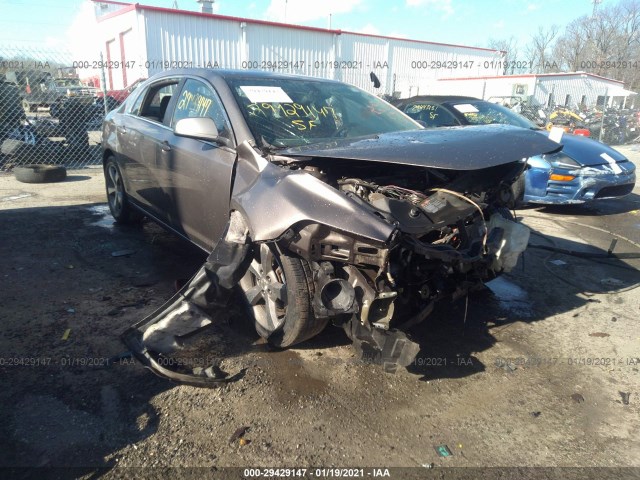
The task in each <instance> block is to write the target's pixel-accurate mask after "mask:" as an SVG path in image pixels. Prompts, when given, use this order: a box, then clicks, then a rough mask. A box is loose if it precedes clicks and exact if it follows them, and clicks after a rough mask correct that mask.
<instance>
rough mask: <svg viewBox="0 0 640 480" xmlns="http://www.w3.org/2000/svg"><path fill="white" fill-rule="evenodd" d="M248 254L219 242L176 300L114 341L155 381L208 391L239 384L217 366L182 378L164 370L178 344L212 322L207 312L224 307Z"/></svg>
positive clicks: (239, 375) (240, 247)
mask: <svg viewBox="0 0 640 480" xmlns="http://www.w3.org/2000/svg"><path fill="white" fill-rule="evenodd" d="M249 249H250V247H249V245H241V244H236V243H229V242H226V241H224V240H222V241H221V242H220V243H219V244H218V246H217V247H216V248H215V249H214V251H213V252H212V253H211V255H210V256H209V258H208V259H207V262H206V263H205V264H204V265H203V266H202V267H201V268H200V270H198V272H197V273H196V274H195V275H194V276H193V278H191V280H189V282H188V283H187V284H186V285H185V286H184V287H182V289H180V291H179V292H178V293H177V294H176V295H174V296H173V297H172V298H171V299H170V300H169V301H168V302H166V303H165V304H164V305H163V306H162V307H160V308H159V309H158V310H156V311H155V312H153V313H152V314H151V315H149V316H148V317H146V318H144V319H143V320H141V321H140V322H138V323H136V324H135V325H132V326H131V327H129V328H128V329H127V330H126V331H125V332H124V333H123V334H122V335H121V336H120V338H121V340H122V341H123V342H124V343H125V345H126V346H127V347H128V348H129V349H130V350H131V353H132V354H133V356H134V357H135V358H136V359H137V360H138V361H139V362H140V363H142V365H144V366H145V367H147V368H148V369H150V370H151V371H152V372H153V373H155V374H156V375H158V376H160V377H162V378H166V379H169V380H173V381H174V382H178V383H183V384H186V385H192V386H197V387H209V388H212V387H216V386H219V385H220V384H221V383H228V382H233V381H237V380H239V379H241V378H242V377H243V376H244V373H245V370H242V371H240V372H238V373H236V374H234V375H229V374H228V373H225V372H223V371H222V370H221V369H220V368H219V367H218V366H217V365H211V366H209V367H208V368H204V369H202V368H198V369H197V372H196V371H195V370H194V371H193V372H192V373H188V372H186V371H185V372H181V371H176V370H172V369H170V368H167V367H166V366H165V365H166V364H171V363H172V362H170V361H169V360H170V358H169V357H167V355H169V354H171V353H173V352H175V351H177V350H179V349H180V348H181V346H182V345H181V339H182V338H184V337H185V336H187V335H189V336H191V335H193V334H194V333H195V332H197V331H199V330H201V329H203V328H205V327H207V326H208V325H210V324H211V323H212V322H213V321H214V319H213V318H212V317H211V316H210V315H209V314H208V313H207V312H208V309H210V308H211V307H215V306H224V305H225V304H226V302H227V300H228V299H229V297H230V294H231V288H232V287H233V286H234V285H235V284H236V283H237V282H238V279H239V276H242V275H243V274H244V272H245V271H246V269H247V267H248V261H249V260H250V259H251V257H250V256H249V255H247V253H248V251H249Z"/></svg>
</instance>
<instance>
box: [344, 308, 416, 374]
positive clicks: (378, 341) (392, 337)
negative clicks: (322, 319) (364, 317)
mask: <svg viewBox="0 0 640 480" xmlns="http://www.w3.org/2000/svg"><path fill="white" fill-rule="evenodd" d="M344 329H345V331H346V333H347V335H348V336H349V337H350V338H351V340H352V341H353V347H354V348H355V349H356V352H358V354H359V355H360V358H361V360H362V361H363V362H365V363H374V364H377V365H382V366H383V368H384V371H385V372H387V373H395V372H396V371H397V369H398V367H407V366H409V365H410V364H411V363H412V362H413V361H414V359H415V358H416V356H417V355H418V352H419V351H420V345H418V344H417V343H416V342H414V341H413V340H411V339H410V338H409V337H408V336H407V334H406V333H404V332H402V331H400V330H380V329H377V328H371V329H369V328H367V327H366V326H363V325H362V324H361V323H360V322H359V321H357V320H355V319H354V320H352V321H350V322H347V323H346V324H345V325H344Z"/></svg>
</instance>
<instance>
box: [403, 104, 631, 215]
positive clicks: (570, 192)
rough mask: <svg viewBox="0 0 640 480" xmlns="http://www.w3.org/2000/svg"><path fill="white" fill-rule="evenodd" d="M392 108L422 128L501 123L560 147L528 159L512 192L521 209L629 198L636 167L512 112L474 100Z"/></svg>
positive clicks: (605, 149)
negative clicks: (548, 139)
mask: <svg viewBox="0 0 640 480" xmlns="http://www.w3.org/2000/svg"><path fill="white" fill-rule="evenodd" d="M394 105H395V106H396V107H398V108H399V109H400V110H402V111H403V112H404V113H406V114H407V115H409V116H410V117H411V118H413V119H414V120H418V121H419V122H420V123H422V124H423V125H424V126H426V127H427V128H429V127H453V126H461V125H481V124H488V123H500V124H508V125H515V126H517V127H522V128H528V129H532V130H539V131H540V135H546V136H550V137H551V138H552V139H554V140H556V141H559V143H561V144H562V145H563V148H562V150H561V151H560V152H558V153H554V154H551V155H542V156H536V157H531V158H529V160H528V161H527V169H526V170H525V174H524V175H523V176H522V177H521V179H520V181H519V182H516V184H515V186H514V194H515V195H516V198H517V200H518V201H519V202H520V203H537V204H555V205H561V204H573V203H586V202H589V201H592V200H597V199H604V198H617V197H623V196H625V195H628V194H629V193H631V191H632V190H633V187H634V186H635V182H636V173H635V170H636V167H635V165H634V164H633V162H630V161H629V160H628V159H627V158H626V157H625V156H624V155H622V154H621V153H620V152H618V151H617V150H614V149H613V148H611V147H609V146H608V145H605V144H603V143H600V142H598V141H596V140H592V139H590V138H587V137H582V136H578V135H571V134H563V133H562V132H560V134H558V138H555V137H554V136H555V135H556V132H554V133H553V134H550V132H548V131H546V130H543V129H541V128H539V127H538V126H536V125H535V124H534V123H533V122H531V121H529V120H528V119H526V118H525V117H523V116H521V115H519V114H517V113H516V112H514V111H512V110H510V109H508V108H506V107H504V106H502V105H498V104H495V103H491V102H487V101H485V100H479V99H477V98H473V97H460V96H419V97H412V98H408V99H404V100H397V101H395V102H394Z"/></svg>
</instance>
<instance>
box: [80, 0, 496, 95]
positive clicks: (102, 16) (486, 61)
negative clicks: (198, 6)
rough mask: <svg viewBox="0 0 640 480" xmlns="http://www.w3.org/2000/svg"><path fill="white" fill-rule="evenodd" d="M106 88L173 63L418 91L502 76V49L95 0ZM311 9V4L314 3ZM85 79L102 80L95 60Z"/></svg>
mask: <svg viewBox="0 0 640 480" xmlns="http://www.w3.org/2000/svg"><path fill="white" fill-rule="evenodd" d="M93 1H94V3H95V9H96V21H97V24H96V37H97V38H98V42H99V43H100V46H99V49H100V50H101V51H102V54H103V59H104V60H105V64H106V72H105V76H106V83H107V87H108V88H122V87H124V86H126V85H128V84H131V83H132V82H134V81H135V80H136V79H138V78H145V77H148V76H150V75H153V74H155V73H157V72H159V71H162V70H165V69H168V68H175V67H181V66H184V67H219V68H241V69H261V70H275V71H278V72H283V73H296V74H302V75H310V76H316V77H324V78H333V79H337V80H342V81H345V82H348V83H351V84H354V85H357V86H359V87H361V88H364V89H366V90H368V91H372V92H373V91H374V90H373V87H372V83H371V80H370V77H369V74H370V72H372V71H373V72H375V73H376V75H377V76H378V78H379V79H380V81H381V83H382V87H381V88H380V89H379V90H375V93H378V94H382V93H387V94H393V93H394V92H395V94H396V95H401V96H409V95H416V94H418V93H419V92H420V86H421V85H424V84H425V83H426V82H428V81H430V80H433V79H437V78H442V77H455V76H465V77H468V76H487V75H496V74H498V73H499V70H500V67H501V65H500V63H499V61H500V60H501V59H502V58H503V56H504V52H501V51H497V50H491V49H486V48H477V47H465V46H460V45H448V44H442V43H433V42H424V41H418V40H408V39H401V38H392V37H384V36H379V35H365V34H361V33H355V32H346V31H342V30H332V29H324V28H314V27H304V26H298V25H291V24H284V23H276V22H268V21H262V20H251V19H246V18H237V17H229V16H223V15H215V14H210V13H201V12H191V11H184V10H175V9H167V8H160V7H151V6H145V5H140V4H128V3H121V2H115V1H106V0H105V1H98V0H93ZM309 8H313V7H312V6H311V5H310V6H309ZM85 66H87V67H89V68H86V69H84V70H82V71H81V72H80V73H81V76H82V77H83V78H87V77H94V78H96V79H98V80H99V79H100V77H101V74H102V72H100V71H99V70H96V69H93V66H94V65H85Z"/></svg>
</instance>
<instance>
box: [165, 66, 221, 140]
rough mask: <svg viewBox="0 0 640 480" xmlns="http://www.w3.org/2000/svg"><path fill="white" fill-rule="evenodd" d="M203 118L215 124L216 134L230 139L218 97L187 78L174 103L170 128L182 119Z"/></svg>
mask: <svg viewBox="0 0 640 480" xmlns="http://www.w3.org/2000/svg"><path fill="white" fill-rule="evenodd" d="M203 117H205V118H211V119H212V120H213V121H214V122H215V123H216V127H217V129H218V134H219V135H220V136H221V137H225V138H228V139H231V128H230V126H229V121H228V120H227V116H226V114H225V112H224V109H223V108H222V104H221V103H220V101H219V100H218V96H217V95H216V94H215V93H214V91H213V90H212V89H211V87H209V86H208V85H205V84H204V83H202V82H200V81H199V80H194V79H192V78H189V79H187V81H186V82H185V83H184V86H183V87H182V92H180V97H179V98H178V101H177V102H176V108H175V111H174V112H173V118H172V119H171V127H172V128H173V127H175V126H176V123H177V122H178V121H179V120H182V119H184V118H203Z"/></svg>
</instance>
